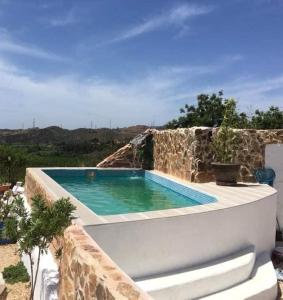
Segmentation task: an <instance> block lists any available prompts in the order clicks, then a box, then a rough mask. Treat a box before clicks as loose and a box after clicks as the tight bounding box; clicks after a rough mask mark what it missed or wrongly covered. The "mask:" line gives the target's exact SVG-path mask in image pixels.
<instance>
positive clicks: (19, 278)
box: [3, 261, 29, 284]
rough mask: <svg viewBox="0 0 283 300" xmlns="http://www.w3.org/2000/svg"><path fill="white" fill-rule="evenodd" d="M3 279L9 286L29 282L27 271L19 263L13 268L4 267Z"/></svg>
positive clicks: (21, 263)
mask: <svg viewBox="0 0 283 300" xmlns="http://www.w3.org/2000/svg"><path fill="white" fill-rule="evenodd" d="M3 277H4V279H5V281H6V282H7V283H10V284H14V283H17V282H28V281H29V275H28V272H27V269H26V267H25V266H24V264H23V262H21V261H20V262H18V264H17V265H15V266H13V265H11V266H9V267H6V268H5V269H4V271H3Z"/></svg>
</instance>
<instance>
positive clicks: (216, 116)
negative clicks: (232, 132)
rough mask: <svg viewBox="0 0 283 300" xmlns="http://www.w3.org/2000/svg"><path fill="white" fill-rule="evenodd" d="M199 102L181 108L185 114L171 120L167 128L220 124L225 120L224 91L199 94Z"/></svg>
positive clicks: (181, 111)
mask: <svg viewBox="0 0 283 300" xmlns="http://www.w3.org/2000/svg"><path fill="white" fill-rule="evenodd" d="M197 101H198V104H197V106H195V105H187V104H186V105H185V107H184V108H181V109H180V113H181V114H183V116H181V117H180V118H178V119H177V120H173V121H171V122H169V123H168V124H167V125H166V126H167V128H178V127H192V126H209V127H213V126H219V125H220V124H221V122H222V120H223V113H224V105H223V102H224V98H223V92H222V91H220V92H218V94H212V95H207V94H200V95H198V96H197Z"/></svg>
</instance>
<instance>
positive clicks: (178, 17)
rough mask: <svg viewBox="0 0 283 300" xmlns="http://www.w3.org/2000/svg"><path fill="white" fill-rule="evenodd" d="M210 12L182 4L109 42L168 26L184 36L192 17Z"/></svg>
mask: <svg viewBox="0 0 283 300" xmlns="http://www.w3.org/2000/svg"><path fill="white" fill-rule="evenodd" d="M210 11H211V7H207V6H197V5H192V4H182V5H179V6H176V7H174V8H172V9H171V10H169V11H165V12H163V13H161V14H159V15H156V16H153V17H152V18H149V19H147V20H145V21H144V22H142V23H140V24H138V25H136V26H133V27H132V28H130V29H128V30H126V31H124V32H122V33H121V34H119V35H118V36H117V37H115V38H114V39H112V40H111V42H118V41H123V40H127V39H131V38H134V37H137V36H139V35H141V34H145V33H148V32H151V31H155V30H159V29H162V28H164V27H165V28H166V27H169V26H174V27H176V28H177V29H178V30H179V33H178V35H179V36H181V35H184V34H185V32H187V31H188V25H187V21H188V20H189V19H191V18H192V17H195V16H199V15H203V14H207V13H209V12H210Z"/></svg>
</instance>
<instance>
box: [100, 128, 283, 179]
mask: <svg viewBox="0 0 283 300" xmlns="http://www.w3.org/2000/svg"><path fill="white" fill-rule="evenodd" d="M235 131H236V132H237V133H238V136H239V144H238V145H237V147H236V149H235V152H236V161H237V162H239V163H240V164H241V171H240V178H239V180H241V181H246V182H253V181H254V180H255V179H254V176H253V173H254V170H255V169H257V168H261V167H264V165H265V161H264V157H265V145H266V144H276V143H283V129H274V130H255V129H238V130H235ZM150 134H151V135H152V141H153V143H152V144H153V150H152V151H153V168H154V169H155V170H158V171H162V172H164V173H167V174H170V175H173V176H176V177H179V178H182V179H186V180H189V181H191V182H208V181H213V180H214V177H213V172H212V169H211V162H212V161H213V151H212V148H211V140H212V138H213V136H214V135H215V134H217V129H213V128H208V127H192V128H180V129H176V130H162V131H158V130H151V131H150ZM133 151H134V148H133V145H131V144H128V145H126V146H125V147H124V148H121V149H120V150H118V151H117V152H116V153H114V154H113V155H111V156H109V157H108V158H106V159H105V160H104V161H103V162H101V163H100V164H98V166H99V167H144V166H143V165H142V164H137V163H135V160H134V152H133ZM145 169H147V168H145Z"/></svg>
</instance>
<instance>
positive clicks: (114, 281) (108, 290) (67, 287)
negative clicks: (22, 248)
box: [59, 225, 151, 300]
mask: <svg viewBox="0 0 283 300" xmlns="http://www.w3.org/2000/svg"><path fill="white" fill-rule="evenodd" d="M64 241H65V243H64V250H63V257H62V260H61V264H60V282H59V299H60V300H75V299H76V300H79V299H85V300H90V299H98V300H114V299H119V300H126V299H127V300H145V299H151V297H150V296H148V295H147V294H145V293H144V292H142V291H141V290H139V289H138V288H137V286H135V284H134V282H133V281H132V280H131V279H130V278H129V277H127V276H126V275H125V274H124V273H123V272H122V271H121V270H120V269H118V267H117V266H116V265H115V264H114V263H113V262H112V261H111V260H110V259H109V258H108V257H107V256H106V255H105V253H104V252H103V251H102V250H101V249H100V248H99V246H98V245H97V244H96V243H95V242H94V240H93V239H91V238H90V237H89V236H88V235H87V234H86V232H85V231H84V230H83V229H82V228H80V227H79V226H77V225H74V226H71V227H69V228H68V229H67V230H66V231H65V235H64Z"/></svg>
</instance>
